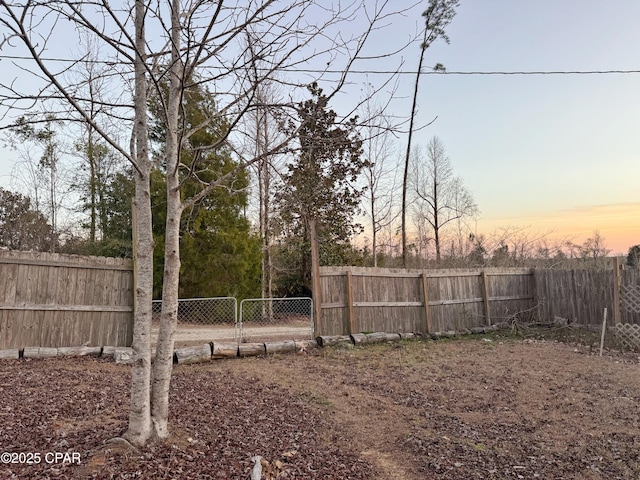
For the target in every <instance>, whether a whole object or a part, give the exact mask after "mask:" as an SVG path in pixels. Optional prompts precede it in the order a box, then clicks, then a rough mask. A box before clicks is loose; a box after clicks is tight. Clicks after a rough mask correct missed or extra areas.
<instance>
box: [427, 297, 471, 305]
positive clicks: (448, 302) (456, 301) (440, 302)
mask: <svg viewBox="0 0 640 480" xmlns="http://www.w3.org/2000/svg"><path fill="white" fill-rule="evenodd" d="M481 302H482V297H476V298H460V299H453V300H434V301H430V302H429V306H437V305H459V304H463V303H481Z"/></svg>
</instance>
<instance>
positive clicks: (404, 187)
mask: <svg viewBox="0 0 640 480" xmlns="http://www.w3.org/2000/svg"><path fill="white" fill-rule="evenodd" d="M427 33H428V30H427V29H426V28H425V31H424V40H423V42H422V46H421V50H420V61H419V62H418V71H417V73H416V83H415V85H414V88H413V103H412V104H411V117H410V119H409V138H408V139H407V152H406V154H405V157H404V176H403V180H402V266H403V267H405V268H407V266H408V263H409V252H408V250H407V181H408V177H409V159H410V157H411V139H412V137H413V123H414V121H415V118H416V107H417V103H418V86H419V84H420V74H421V73H422V62H423V61H424V52H425V50H426V49H427V46H426V41H427Z"/></svg>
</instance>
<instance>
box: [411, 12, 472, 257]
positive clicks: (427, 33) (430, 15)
mask: <svg viewBox="0 0 640 480" xmlns="http://www.w3.org/2000/svg"><path fill="white" fill-rule="evenodd" d="M459 3H460V2H459V0H429V6H428V7H427V9H426V10H425V11H424V12H423V13H422V16H423V17H424V22H425V26H424V33H423V38H422V43H421V44H420V60H419V61H418V69H417V71H416V80H415V84H414V88H413V103H412V105H411V115H410V118H409V135H408V137H407V150H406V153H405V158H404V176H403V180H402V262H403V265H404V266H405V267H407V266H408V260H409V251H408V249H407V188H408V187H407V183H408V180H409V160H410V157H411V140H412V138H413V126H414V122H415V117H416V110H417V105H418V87H419V84H420V75H421V74H422V63H423V61H424V54H425V52H426V51H427V49H428V48H429V47H430V46H431V44H433V43H434V42H435V41H436V40H438V39H439V38H442V39H443V40H444V41H445V42H447V43H449V37H448V36H447V34H446V32H445V28H446V27H447V26H448V25H449V23H451V21H452V20H453V17H455V15H456V10H455V9H456V7H457V6H458V5H459ZM442 68H443V67H442V65H441V64H440V63H438V64H436V69H438V70H441V69H442Z"/></svg>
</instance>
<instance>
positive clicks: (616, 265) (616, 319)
mask: <svg viewBox="0 0 640 480" xmlns="http://www.w3.org/2000/svg"><path fill="white" fill-rule="evenodd" d="M621 289H622V278H621V276H620V259H619V258H618V257H613V318H612V320H613V322H612V323H613V325H614V326H615V325H618V324H619V323H620V290H621Z"/></svg>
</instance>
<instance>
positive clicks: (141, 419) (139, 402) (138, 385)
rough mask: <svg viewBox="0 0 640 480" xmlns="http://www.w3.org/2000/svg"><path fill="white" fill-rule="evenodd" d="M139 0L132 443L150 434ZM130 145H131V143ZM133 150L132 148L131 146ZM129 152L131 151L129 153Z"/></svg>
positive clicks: (149, 236) (149, 253)
mask: <svg viewBox="0 0 640 480" xmlns="http://www.w3.org/2000/svg"><path fill="white" fill-rule="evenodd" d="M144 11H145V4H144V1H143V0H136V7H135V15H136V47H137V52H136V59H135V124H134V141H135V158H136V163H137V167H138V170H137V171H136V173H135V195H134V199H133V210H134V214H133V218H134V222H133V231H134V235H133V241H134V251H135V255H134V264H135V272H134V277H135V278H136V285H135V293H134V294H135V299H136V300H135V307H134V313H133V315H134V326H133V366H132V369H131V406H130V410H129V428H128V430H127V432H126V433H125V435H124V437H125V438H126V439H127V440H129V441H130V442H131V443H132V444H134V445H143V444H144V443H146V442H147V440H148V439H149V437H150V435H151V410H150V409H151V407H150V403H149V392H150V383H151V382H150V380H151V300H152V292H153V231H152V229H151V193H150V173H151V162H150V160H149V149H148V140H147V139H148V131H147V120H146V119H147V93H146V92H147V85H146V74H145V66H144V62H145V33H144V15H145V14H144ZM132 147H133V146H132ZM132 150H133V148H132ZM132 154H133V152H132Z"/></svg>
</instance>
